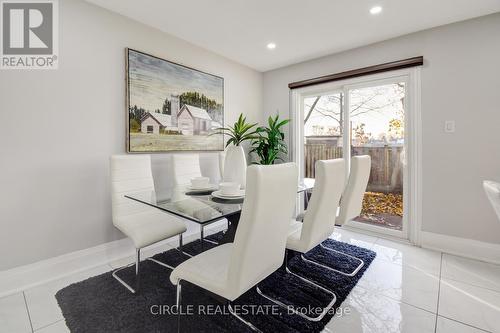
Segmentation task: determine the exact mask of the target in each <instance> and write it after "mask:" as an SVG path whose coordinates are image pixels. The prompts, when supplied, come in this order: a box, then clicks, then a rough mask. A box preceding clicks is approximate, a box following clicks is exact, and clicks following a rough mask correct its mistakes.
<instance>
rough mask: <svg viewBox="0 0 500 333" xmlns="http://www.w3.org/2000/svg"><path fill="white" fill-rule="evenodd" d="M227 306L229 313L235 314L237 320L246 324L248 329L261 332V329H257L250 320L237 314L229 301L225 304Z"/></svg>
mask: <svg viewBox="0 0 500 333" xmlns="http://www.w3.org/2000/svg"><path fill="white" fill-rule="evenodd" d="M227 308H228V309H229V313H230V314H232V315H233V316H235V317H236V318H237V319H238V320H239V321H241V322H242V323H243V324H245V325H247V326H248V327H250V329H251V330H252V331H254V332H262V331H261V330H259V329H258V328H257V327H255V326H254V325H253V324H252V323H251V322H249V321H247V320H245V319H243V317H241V316H240V315H239V314H237V313H236V312H235V311H234V310H233V307H232V305H231V302H229V303H228V305H227Z"/></svg>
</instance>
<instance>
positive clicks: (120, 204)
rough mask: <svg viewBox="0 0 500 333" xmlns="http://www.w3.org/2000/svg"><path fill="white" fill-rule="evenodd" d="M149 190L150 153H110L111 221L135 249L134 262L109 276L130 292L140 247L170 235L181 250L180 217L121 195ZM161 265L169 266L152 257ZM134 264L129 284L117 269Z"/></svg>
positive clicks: (138, 262)
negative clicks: (174, 238)
mask: <svg viewBox="0 0 500 333" xmlns="http://www.w3.org/2000/svg"><path fill="white" fill-rule="evenodd" d="M146 191H151V195H152V196H153V195H154V183H153V175H152V172H151V157H150V156H149V155H114V156H112V157H111V195H112V197H111V202H112V218H113V225H114V226H115V227H116V228H118V229H119V230H120V231H121V232H123V233H124V234H125V235H126V236H127V237H129V238H130V239H131V240H132V242H133V243H134V247H135V249H136V257H135V263H131V264H129V265H127V266H124V267H121V268H118V269H116V270H115V271H113V273H112V275H113V277H114V278H115V279H116V280H118V281H119V282H120V283H121V284H122V285H123V286H125V287H126V288H127V289H128V290H130V291H131V292H132V293H136V291H137V290H138V289H137V288H138V287H139V266H140V261H141V249H143V248H144V247H146V246H149V245H152V244H154V243H157V242H159V241H162V240H165V239H167V238H170V237H173V236H179V248H178V249H179V251H181V252H182V233H183V232H185V231H186V226H185V225H184V223H182V222H181V221H180V220H178V219H176V218H173V217H170V216H168V215H166V214H165V213H163V212H161V211H160V210H158V209H156V208H152V207H149V206H146V205H144V204H142V203H138V202H135V201H134V200H132V199H128V198H125V195H126V194H132V193H137V192H146ZM146 260H150V261H153V262H155V263H157V264H160V265H162V266H165V267H168V268H170V269H173V267H172V266H169V265H167V264H165V263H162V262H159V261H157V260H155V259H153V258H147V259H146ZM133 265H135V274H136V288H135V289H134V288H132V287H131V286H130V285H129V284H128V283H126V282H125V281H124V280H123V279H121V278H120V277H119V276H118V275H117V273H118V272H119V271H121V270H123V269H125V268H127V267H130V266H133Z"/></svg>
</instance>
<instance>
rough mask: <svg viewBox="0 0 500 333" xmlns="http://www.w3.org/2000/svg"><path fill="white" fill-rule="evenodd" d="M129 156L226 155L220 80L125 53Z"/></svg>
mask: <svg viewBox="0 0 500 333" xmlns="http://www.w3.org/2000/svg"><path fill="white" fill-rule="evenodd" d="M126 53H127V59H126V60H127V104H128V105H127V116H128V122H127V124H128V128H127V151H128V152H134V153H135V152H147V153H150V152H167V151H204V150H207V151H213V150H223V149H224V139H223V137H222V136H221V135H212V134H213V133H214V132H215V130H216V129H217V128H220V127H223V125H224V79H223V78H221V77H219V76H216V75H212V74H208V73H204V72H201V71H199V70H196V69H192V68H189V67H186V66H183V65H179V64H176V63H173V62H170V61H167V60H164V59H161V58H157V57H154V56H151V55H148V54H145V53H143V52H139V51H135V50H132V49H127V52H126Z"/></svg>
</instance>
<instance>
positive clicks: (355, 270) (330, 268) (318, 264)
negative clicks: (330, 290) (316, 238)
mask: <svg viewBox="0 0 500 333" xmlns="http://www.w3.org/2000/svg"><path fill="white" fill-rule="evenodd" d="M319 245H320V246H321V248H323V249H325V250H328V251H330V252H335V253H339V254H341V255H343V256H346V257H349V258H352V259H354V260H357V261H359V265H358V266H357V267H356V268H355V269H354V270H353V271H352V272H350V273H346V272H342V271H339V270H338V269H335V268H332V267H329V266H327V265H324V264H322V263H319V262H317V261H314V260H311V259H308V258H306V257H305V255H304V254H301V255H300V257H301V258H302V260H304V261H305V262H308V263H310V264H314V265H316V266H319V267H323V268H325V269H328V270H331V271H333V272H336V273H339V274H342V275H345V276H354V275H356V274H357V273H358V272H359V270H360V269H361V268H362V267H363V266H364V265H365V262H364V261H363V260H362V259H359V258H357V257H355V256H352V255H350V254H347V253H344V252H341V251H337V250H334V249H331V248H329V247H327V246H324V245H323V243H320V244H319Z"/></svg>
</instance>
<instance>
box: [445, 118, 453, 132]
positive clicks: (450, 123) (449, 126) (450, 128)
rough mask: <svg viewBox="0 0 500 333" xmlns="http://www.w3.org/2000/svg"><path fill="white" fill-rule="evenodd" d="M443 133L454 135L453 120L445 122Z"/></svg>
mask: <svg viewBox="0 0 500 333" xmlns="http://www.w3.org/2000/svg"><path fill="white" fill-rule="evenodd" d="M444 132H445V133H455V120H446V121H445V122H444Z"/></svg>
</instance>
